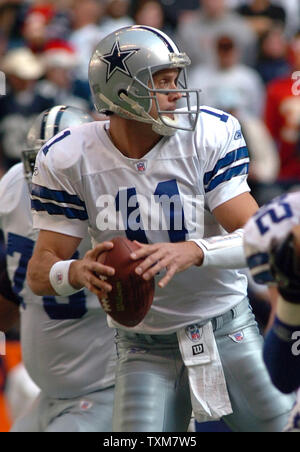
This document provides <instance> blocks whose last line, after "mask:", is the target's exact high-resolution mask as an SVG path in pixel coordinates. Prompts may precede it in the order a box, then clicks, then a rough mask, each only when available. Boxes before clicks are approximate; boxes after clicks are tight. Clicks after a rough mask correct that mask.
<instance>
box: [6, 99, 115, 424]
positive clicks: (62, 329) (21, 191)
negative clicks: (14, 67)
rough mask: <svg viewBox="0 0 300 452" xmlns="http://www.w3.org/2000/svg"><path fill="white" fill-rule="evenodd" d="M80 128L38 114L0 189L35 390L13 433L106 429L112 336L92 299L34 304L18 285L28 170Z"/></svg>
mask: <svg viewBox="0 0 300 452" xmlns="http://www.w3.org/2000/svg"><path fill="white" fill-rule="evenodd" d="M88 121H91V117H90V116H89V115H87V114H86V113H84V112H82V111H81V110H79V109H77V108H73V107H65V106H57V107H53V108H52V109H50V110H47V111H45V112H43V113H42V114H41V115H40V116H39V117H38V118H37V120H36V122H35V123H34V125H33V126H32V128H31V129H30V131H29V134H28V141H29V143H28V144H29V146H30V145H31V148H29V149H28V150H27V151H24V153H23V154H24V155H25V156H28V158H26V157H25V158H24V165H25V169H26V171H24V165H23V163H19V164H17V165H15V166H14V167H12V168H11V169H10V170H9V171H8V172H7V173H6V174H5V176H4V177H3V178H2V180H1V182H0V199H1V202H0V225H1V228H2V230H3V232H4V237H5V243H6V250H7V270H8V274H9V277H10V280H11V284H12V289H13V291H14V293H15V295H16V297H17V299H18V301H19V304H20V312H21V344H22V356H23V361H24V364H25V367H26V369H27V371H28V373H29V375H30V376H31V378H32V379H33V381H34V382H35V383H36V384H37V385H38V386H39V388H40V389H41V394H40V395H39V397H38V399H37V400H36V402H35V403H34V405H33V407H32V408H31V409H30V411H29V412H28V413H26V415H25V416H24V417H23V418H21V419H19V420H17V421H16V423H15V425H14V426H13V428H12V431H13V432H20V431H22V432H23V431H35V432H41V431H46V432H50V431H51V432H57V431H66V432H69V431H98V432H99V431H111V429H112V407H113V389H114V370H115V346H114V340H113V337H114V332H113V330H112V329H110V328H108V327H107V322H106V316H105V313H104V312H103V310H102V309H101V307H100V305H99V301H98V299H97V297H96V296H95V295H94V294H92V293H91V292H89V291H87V290H82V291H80V292H78V293H76V294H74V295H72V296H70V297H64V298H63V297H54V296H44V297H39V296H36V295H34V294H33V293H32V291H31V290H30V288H29V287H28V285H27V282H26V279H25V276H26V268H27V264H28V261H29V259H30V257H31V255H32V252H33V249H34V246H35V242H36V239H37V235H38V232H37V231H34V230H33V224H32V215H31V205H30V190H29V186H30V182H29V178H31V173H30V164H31V165H33V164H34V158H35V155H36V153H37V151H38V149H39V148H40V146H41V144H42V143H45V141H47V138H50V137H51V136H53V134H54V133H55V131H59V130H63V129H64V128H65V127H67V126H70V125H74V126H75V125H79V124H83V123H87V122H88ZM30 159H31V160H30ZM32 169H33V168H32ZM25 173H26V174H25ZM26 176H27V177H26ZM90 247H91V243H90V240H89V239H88V237H87V238H86V240H84V241H82V243H81V244H80V246H79V248H78V250H76V252H75V254H74V259H75V258H78V257H80V256H84V254H85V253H86V251H87V250H88V249H89V248H90Z"/></svg>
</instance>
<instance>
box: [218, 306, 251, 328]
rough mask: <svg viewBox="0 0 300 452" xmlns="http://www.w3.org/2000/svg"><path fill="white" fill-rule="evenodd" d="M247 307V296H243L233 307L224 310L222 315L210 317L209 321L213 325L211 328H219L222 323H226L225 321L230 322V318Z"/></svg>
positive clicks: (244, 310)
mask: <svg viewBox="0 0 300 452" xmlns="http://www.w3.org/2000/svg"><path fill="white" fill-rule="evenodd" d="M248 309H249V300H248V298H245V299H244V300H243V301H241V302H240V303H238V304H237V305H236V306H234V308H232V309H230V310H229V311H227V312H225V313H224V314H222V315H219V316H217V317H214V318H212V319H211V323H212V326H213V330H214V331H216V330H219V329H220V328H222V326H223V325H226V323H228V322H231V320H233V319H235V318H236V317H238V316H239V315H240V314H242V313H244V312H246V311H247V310H248Z"/></svg>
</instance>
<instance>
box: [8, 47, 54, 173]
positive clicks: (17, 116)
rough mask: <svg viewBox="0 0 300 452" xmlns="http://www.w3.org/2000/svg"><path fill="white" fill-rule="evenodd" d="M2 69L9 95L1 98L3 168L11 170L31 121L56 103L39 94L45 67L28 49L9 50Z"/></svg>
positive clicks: (17, 159)
mask: <svg viewBox="0 0 300 452" xmlns="http://www.w3.org/2000/svg"><path fill="white" fill-rule="evenodd" d="M1 69H2V70H3V71H4V72H5V74H6V77H7V87H6V89H7V94H6V96H3V97H1V98H0V149H1V157H2V166H3V167H4V168H5V169H8V168H9V167H10V166H12V165H13V164H15V163H17V162H18V161H19V159H20V153H21V150H22V148H23V146H24V143H25V140H26V134H27V131H28V129H29V127H30V124H31V122H32V121H33V120H34V118H35V117H36V115H37V114H38V113H40V111H42V110H44V109H46V108H50V107H52V106H53V105H54V102H53V99H50V98H45V97H43V96H41V95H40V94H38V93H37V91H36V81H37V80H38V79H39V78H40V77H41V76H42V75H43V73H44V68H43V66H42V64H41V62H40V61H39V60H38V59H37V57H36V56H35V55H34V54H33V53H32V52H31V50H29V49H28V48H25V47H23V48H19V49H14V50H11V51H9V52H8V53H7V54H6V56H5V57H4V59H3V61H2V65H1Z"/></svg>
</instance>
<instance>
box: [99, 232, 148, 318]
mask: <svg viewBox="0 0 300 452" xmlns="http://www.w3.org/2000/svg"><path fill="white" fill-rule="evenodd" d="M111 241H112V242H113V244H114V247H113V248H112V250H110V251H107V252H105V253H103V254H104V256H103V254H101V255H100V256H99V261H100V262H101V263H103V264H104V265H109V266H110V267H113V268H114V269H115V274H114V276H109V277H106V276H105V277H104V278H105V280H106V281H107V282H108V283H109V284H111V286H112V290H111V292H109V293H107V295H106V297H105V298H99V301H100V303H101V306H102V308H103V309H104V310H105V311H106V313H107V314H109V315H110V316H111V317H112V319H114V320H115V321H116V322H118V323H120V324H121V325H124V326H127V327H134V326H136V325H138V324H139V323H140V322H141V321H142V320H143V318H144V317H145V315H146V314H147V312H148V311H149V309H150V307H151V304H152V302H153V297H154V287H155V284H154V278H152V279H151V280H150V281H145V280H144V279H143V278H142V277H141V276H139V275H137V274H136V273H135V268H136V267H137V266H138V265H139V263H140V260H137V261H134V260H132V259H131V258H130V254H131V253H132V252H133V251H135V250H137V249H138V248H139V246H138V245H137V244H136V243H134V242H132V241H131V240H128V239H127V238H125V237H115V238H114V239H113V240H111ZM102 278H103V277H102Z"/></svg>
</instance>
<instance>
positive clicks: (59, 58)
mask: <svg viewBox="0 0 300 452" xmlns="http://www.w3.org/2000/svg"><path fill="white" fill-rule="evenodd" d="M131 24H140V25H148V26H152V27H156V28H159V29H160V30H163V31H165V32H166V33H167V34H168V35H169V36H170V37H172V38H173V39H174V40H175V42H176V43H177V44H178V46H179V47H180V49H181V50H182V51H184V52H186V53H187V54H188V55H189V57H190V58H191V61H192V64H191V66H190V68H189V80H190V83H189V84H190V87H197V88H201V89H202V100H201V103H202V104H203V105H209V106H212V107H216V108H220V109H222V110H225V111H228V112H230V113H232V114H233V115H235V116H236V117H237V118H238V119H239V120H240V122H241V125H242V129H243V133H244V135H245V138H246V141H247V143H248V147H249V152H250V156H251V165H250V174H249V183H250V186H251V189H252V193H253V195H254V197H255V198H256V200H257V201H258V203H259V204H260V205H261V204H263V203H265V202H267V201H268V200H270V199H271V198H273V197H274V196H275V195H278V194H281V193H283V192H286V191H287V190H294V189H299V188H300V2H299V0H160V1H157V0H37V1H34V0H27V1H26V0H25V1H21V0H0V70H1V71H3V72H4V73H5V75H6V94H5V95H3V96H0V178H1V176H2V175H3V174H5V172H6V171H7V170H8V169H9V168H10V167H11V166H12V165H14V164H15V163H17V162H19V161H20V155H21V151H22V149H24V147H25V144H26V134H27V132H28V130H29V128H30V126H31V124H32V123H33V121H34V119H35V118H36V116H37V115H38V114H39V113H40V112H41V111H43V110H45V109H46V108H50V107H52V106H53V105H56V104H64V105H72V106H75V107H79V108H82V109H84V110H86V111H88V112H90V113H91V114H92V115H93V116H94V117H95V119H100V118H99V117H98V115H97V113H96V112H95V110H94V107H93V102H92V99H91V96H90V90H89V84H88V63H89V58H90V56H91V54H92V51H93V48H94V47H95V45H96V44H97V43H98V42H99V40H101V38H102V37H104V36H105V35H106V34H108V33H110V32H112V31H114V30H116V29H118V28H121V27H123V26H127V25H131ZM2 94H3V93H2ZM0 202H1V200H0ZM0 254H1V240H0ZM249 293H250V296H251V300H252V303H253V305H255V304H256V302H257V299H258V300H259V301H258V305H259V307H260V308H259V309H258V315H259V316H260V320H261V324H262V325H263V328H265V327H266V326H267V324H268V321H269V312H270V310H269V301H270V300H269V295H268V293H267V292H265V291H264V290H258V289H257V287H254V286H250V289H249ZM261 300H266V304H265V309H264V308H262V307H263V306H264V305H263V304H262V303H261ZM17 353H19V351H18V352H17ZM5 365H7V361H6V364H5V363H4V361H3V359H2V360H1V356H0V392H1V387H2V388H4V384H5V375H6V373H7V369H5ZM1 375H2V377H1ZM0 413H1V396H0ZM2 419H3V417H2ZM3 422H4V421H3ZM3 422H2V425H3ZM8 424H9V421H8ZM1 428H3V427H1V414H0V430H1Z"/></svg>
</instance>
